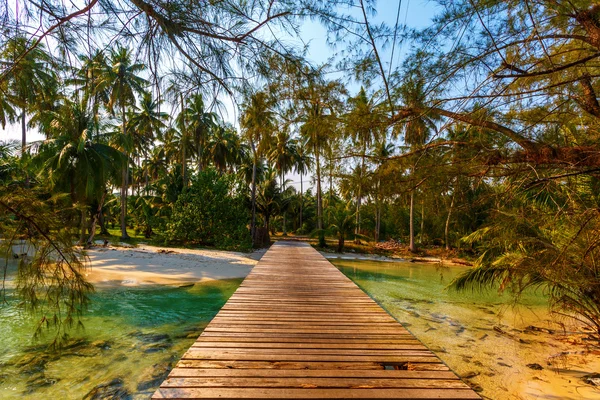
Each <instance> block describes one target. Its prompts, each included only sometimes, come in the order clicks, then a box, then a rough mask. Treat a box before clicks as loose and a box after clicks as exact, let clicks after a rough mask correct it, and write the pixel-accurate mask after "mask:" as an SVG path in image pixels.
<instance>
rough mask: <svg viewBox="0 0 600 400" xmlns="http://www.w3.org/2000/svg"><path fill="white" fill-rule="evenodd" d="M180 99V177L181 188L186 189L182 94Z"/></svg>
mask: <svg viewBox="0 0 600 400" xmlns="http://www.w3.org/2000/svg"><path fill="white" fill-rule="evenodd" d="M180 98H181V114H182V115H181V176H182V179H183V187H184V188H185V187H187V177H186V157H187V156H186V154H185V142H186V140H185V139H186V129H185V114H184V111H185V108H184V104H183V94H182V93H181V94H180Z"/></svg>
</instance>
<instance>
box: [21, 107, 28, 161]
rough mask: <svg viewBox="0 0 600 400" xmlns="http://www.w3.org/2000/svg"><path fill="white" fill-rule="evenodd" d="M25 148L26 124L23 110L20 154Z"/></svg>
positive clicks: (23, 152)
mask: <svg viewBox="0 0 600 400" xmlns="http://www.w3.org/2000/svg"><path fill="white" fill-rule="evenodd" d="M26 150H27V124H26V123H25V110H24V109H23V111H22V112H21V156H24V155H25V151H26Z"/></svg>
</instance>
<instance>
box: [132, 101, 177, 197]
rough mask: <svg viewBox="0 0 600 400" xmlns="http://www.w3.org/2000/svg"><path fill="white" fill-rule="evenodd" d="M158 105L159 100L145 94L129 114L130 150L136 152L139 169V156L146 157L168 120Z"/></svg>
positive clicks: (140, 163) (167, 115)
mask: <svg viewBox="0 0 600 400" xmlns="http://www.w3.org/2000/svg"><path fill="white" fill-rule="evenodd" d="M160 105H161V101H160V100H154V99H153V98H152V94H150V93H148V92H146V93H144V94H143V95H142V99H141V100H140V104H139V107H137V108H136V109H132V111H131V113H130V116H129V121H128V131H129V132H130V135H131V137H132V148H133V149H135V150H136V152H135V153H136V156H137V161H136V165H137V166H139V167H141V165H142V162H141V160H140V156H143V157H144V158H147V157H148V151H149V150H150V149H151V147H152V144H153V143H154V140H155V139H156V137H157V136H159V134H160V132H161V130H162V129H164V128H166V124H165V122H166V121H167V120H168V119H169V114H167V113H165V112H161V111H160ZM137 184H139V181H138V182H137ZM137 187H138V188H139V186H137Z"/></svg>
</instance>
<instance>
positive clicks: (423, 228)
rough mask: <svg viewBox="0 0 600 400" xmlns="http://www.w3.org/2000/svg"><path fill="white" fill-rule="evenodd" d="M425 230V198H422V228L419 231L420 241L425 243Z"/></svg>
mask: <svg viewBox="0 0 600 400" xmlns="http://www.w3.org/2000/svg"><path fill="white" fill-rule="evenodd" d="M424 230H425V200H421V230H420V231H419V242H421V244H423V231H424Z"/></svg>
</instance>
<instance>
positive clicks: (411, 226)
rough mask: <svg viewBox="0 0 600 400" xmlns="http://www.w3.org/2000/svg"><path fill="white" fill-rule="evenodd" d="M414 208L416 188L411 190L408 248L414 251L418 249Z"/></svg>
mask: <svg viewBox="0 0 600 400" xmlns="http://www.w3.org/2000/svg"><path fill="white" fill-rule="evenodd" d="M414 208H415V189H413V190H412V191H411V192H410V216H409V219H410V222H409V236H410V243H409V245H408V249H409V250H410V251H412V252H415V251H417V247H416V246H415V229H414V225H415V224H414Z"/></svg>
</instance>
